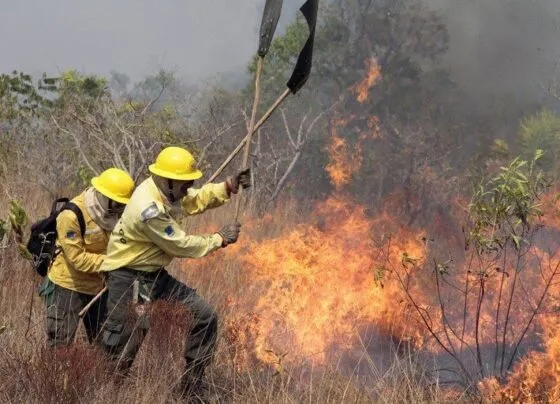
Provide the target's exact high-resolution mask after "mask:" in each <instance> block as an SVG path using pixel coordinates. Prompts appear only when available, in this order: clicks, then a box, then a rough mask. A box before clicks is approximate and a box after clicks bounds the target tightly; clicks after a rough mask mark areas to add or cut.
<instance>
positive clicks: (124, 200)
mask: <svg viewBox="0 0 560 404" xmlns="http://www.w3.org/2000/svg"><path fill="white" fill-rule="evenodd" d="M91 185H93V187H94V188H95V189H96V190H97V191H98V192H100V193H101V194H102V195H104V196H106V197H107V198H109V199H112V200H114V201H116V202H118V203H122V204H124V205H126V204H128V202H130V198H125V197H123V196H119V195H116V194H114V193H113V192H111V191H109V190H108V189H107V188H105V187H104V186H103V185H101V184H100V183H99V177H95V178H93V179H92V180H91Z"/></svg>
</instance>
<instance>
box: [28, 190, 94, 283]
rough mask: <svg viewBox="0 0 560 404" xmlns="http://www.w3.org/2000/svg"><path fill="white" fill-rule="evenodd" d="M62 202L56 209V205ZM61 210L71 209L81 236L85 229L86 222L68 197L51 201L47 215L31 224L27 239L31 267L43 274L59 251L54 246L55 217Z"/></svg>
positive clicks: (55, 233)
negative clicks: (31, 260) (49, 211)
mask: <svg viewBox="0 0 560 404" xmlns="http://www.w3.org/2000/svg"><path fill="white" fill-rule="evenodd" d="M59 203H64V205H62V207H61V208H60V209H58V210H57V205H58V204H59ZM63 210H71V211H72V212H74V214H75V215H76V216H77V218H78V223H79V224H80V231H81V233H82V237H83V236H84V234H85V231H86V223H85V220H84V216H83V214H82V211H81V210H80V208H79V207H78V206H77V205H75V204H74V203H72V202H70V200H69V199H68V198H59V199H57V200H55V201H54V202H53V205H52V208H51V213H50V215H49V216H48V217H46V218H44V219H41V220H39V221H37V222H35V223H33V225H32V226H31V234H30V235H29V240H28V241H27V246H26V247H27V250H28V251H29V252H30V253H31V255H32V256H33V268H34V269H35V271H36V272H37V273H38V274H39V275H41V276H45V275H46V274H47V272H48V270H49V268H50V266H51V262H52V261H53V260H54V259H55V258H56V256H57V255H58V254H59V253H60V250H59V249H58V250H57V248H56V237H57V232H56V218H57V216H58V214H59V213H60V212H62V211H63Z"/></svg>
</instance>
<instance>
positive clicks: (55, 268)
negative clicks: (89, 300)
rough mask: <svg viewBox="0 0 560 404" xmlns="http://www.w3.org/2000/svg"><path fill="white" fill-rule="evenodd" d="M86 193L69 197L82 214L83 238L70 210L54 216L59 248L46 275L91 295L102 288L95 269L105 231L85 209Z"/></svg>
mask: <svg viewBox="0 0 560 404" xmlns="http://www.w3.org/2000/svg"><path fill="white" fill-rule="evenodd" d="M86 192H87V190H86V191H84V192H82V193H81V194H80V195H78V196H77V197H75V198H74V199H72V202H74V203H75V204H76V205H77V206H78V207H79V208H80V210H81V211H82V214H83V216H84V221H85V223H86V231H85V234H84V238H82V235H81V232H80V224H79V222H78V218H77V217H76V215H75V214H74V212H72V211H70V210H64V211H62V212H61V213H60V214H59V215H58V217H57V219H56V231H57V234H58V237H57V245H58V246H59V247H61V248H62V251H61V252H60V254H58V255H57V257H56V258H55V260H54V262H53V264H52V266H51V269H50V270H49V273H48V275H47V276H48V277H49V279H50V280H51V281H52V282H53V283H55V284H57V285H59V286H61V287H63V288H66V289H70V290H73V291H76V292H80V293H85V294H88V295H95V294H97V292H99V291H100V290H101V289H102V288H103V279H102V277H101V274H100V273H99V268H100V266H101V263H102V262H103V259H104V257H105V256H104V254H105V251H106V248H107V243H108V241H109V234H108V232H106V231H104V230H102V229H101V228H100V227H99V226H98V225H97V224H96V223H95V222H94V221H93V219H92V217H91V215H90V214H89V212H88V210H87V209H86V204H85V194H86Z"/></svg>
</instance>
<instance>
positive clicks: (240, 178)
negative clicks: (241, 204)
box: [227, 168, 251, 194]
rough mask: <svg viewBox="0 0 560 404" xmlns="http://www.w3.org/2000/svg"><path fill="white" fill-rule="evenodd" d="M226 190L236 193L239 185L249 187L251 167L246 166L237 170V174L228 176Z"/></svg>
mask: <svg viewBox="0 0 560 404" xmlns="http://www.w3.org/2000/svg"><path fill="white" fill-rule="evenodd" d="M227 184H228V190H229V192H230V193H232V194H236V193H237V192H238V191H239V185H241V186H242V187H243V188H249V187H251V169H250V168H246V169H245V170H242V171H239V172H238V173H237V175H235V176H233V177H229V178H228V179H227Z"/></svg>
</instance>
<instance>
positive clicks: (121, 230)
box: [101, 177, 229, 272]
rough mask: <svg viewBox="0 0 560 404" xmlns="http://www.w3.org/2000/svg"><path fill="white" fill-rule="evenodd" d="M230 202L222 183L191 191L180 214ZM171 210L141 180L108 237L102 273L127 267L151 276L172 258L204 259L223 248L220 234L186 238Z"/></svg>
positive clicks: (154, 188)
mask: <svg viewBox="0 0 560 404" xmlns="http://www.w3.org/2000/svg"><path fill="white" fill-rule="evenodd" d="M228 200H229V195H228V192H227V188H226V185H225V183H220V184H207V185H205V186H203V187H202V188H200V189H194V188H190V189H189V192H188V194H187V195H186V196H185V197H184V198H183V200H182V201H181V208H182V211H183V213H185V214H187V215H195V214H198V213H202V212H204V211H205V210H206V209H211V208H216V207H218V206H221V205H223V204H224V203H225V202H227V201H228ZM170 212H171V208H170V206H169V205H168V202H167V200H166V199H164V197H163V196H162V194H161V192H160V191H159V189H158V188H157V186H156V184H155V183H154V181H153V179H152V178H151V177H149V178H148V179H146V180H144V182H142V183H141V184H140V185H139V186H138V187H137V188H136V190H135V191H134V193H133V194H132V198H131V199H130V202H129V203H128V205H127V206H126V208H125V210H124V213H123V215H122V216H121V219H120V220H119V222H118V223H117V225H116V226H115V229H114V230H113V232H112V233H111V236H110V237H109V245H108V246H107V258H106V259H105V261H104V262H103V264H102V266H101V271H112V270H115V269H119V268H123V267H127V268H131V269H135V270H138V271H146V272H153V271H156V270H158V269H159V268H161V267H164V266H166V265H168V264H169V263H170V262H171V261H172V259H173V258H174V257H189V258H198V257H203V256H205V255H207V254H209V253H211V252H212V251H214V250H216V249H218V248H220V247H221V245H222V242H223V240H222V237H221V236H220V235H219V234H211V235H204V236H199V235H196V236H195V235H188V234H186V233H185V232H184V231H183V230H182V229H181V227H180V226H179V224H178V223H177V222H176V221H175V219H173V217H172V216H171V213H170Z"/></svg>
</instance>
